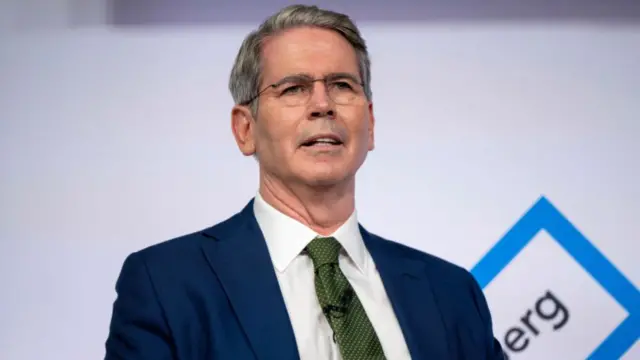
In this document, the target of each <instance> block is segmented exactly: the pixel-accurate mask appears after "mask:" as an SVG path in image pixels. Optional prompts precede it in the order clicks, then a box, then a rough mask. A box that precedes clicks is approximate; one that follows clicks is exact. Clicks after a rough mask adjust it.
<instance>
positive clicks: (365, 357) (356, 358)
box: [306, 237, 385, 360]
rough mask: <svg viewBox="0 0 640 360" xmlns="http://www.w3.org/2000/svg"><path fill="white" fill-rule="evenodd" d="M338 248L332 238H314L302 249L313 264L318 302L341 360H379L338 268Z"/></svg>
mask: <svg viewBox="0 0 640 360" xmlns="http://www.w3.org/2000/svg"><path fill="white" fill-rule="evenodd" d="M341 248H342V246H341V245H340V243H339V242H338V241H337V240H336V239H335V238H333V237H327V238H321V237H317V238H315V239H313V240H312V241H311V242H310V243H309V245H307V247H306V250H307V254H308V255H309V257H310V258H311V260H312V261H313V267H314V272H315V286H316V295H317V296H318V301H319V302H320V306H321V308H322V311H323V312H324V315H325V316H326V318H327V321H328V322H329V324H330V325H331V328H332V329H333V336H334V341H336V342H337V343H338V345H339V347H340V353H341V354H342V358H343V359H344V360H383V359H385V356H384V352H383V351H382V345H380V341H379V340H378V336H377V335H376V332H375V330H374V329H373V326H372V325H371V322H369V318H368V317H367V314H366V312H365V311H364V308H363V307H362V304H361V303H360V300H359V299H358V296H357V295H356V293H355V292H354V291H353V288H352V287H351V284H350V283H349V280H347V278H346V277H345V276H344V274H343V273H342V271H341V270H340V266H339V265H338V255H339V253H340V249H341Z"/></svg>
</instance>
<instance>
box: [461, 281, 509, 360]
mask: <svg viewBox="0 0 640 360" xmlns="http://www.w3.org/2000/svg"><path fill="white" fill-rule="evenodd" d="M470 277H471V287H472V292H473V297H474V300H475V303H476V307H477V309H478V312H479V313H480V317H481V318H482V320H483V322H484V329H483V334H484V343H485V350H486V355H485V357H484V359H487V360H505V359H508V357H507V355H506V354H505V353H504V351H503V349H502V346H501V345H500V342H499V341H498V339H496V338H495V336H494V334H493V321H492V319H491V312H490V311H489V306H488V304H487V299H486V298H485V296H484V293H483V292H482V289H481V288H480V285H478V282H477V281H476V279H475V278H474V277H473V276H470Z"/></svg>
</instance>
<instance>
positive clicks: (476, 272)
mask: <svg viewBox="0 0 640 360" xmlns="http://www.w3.org/2000/svg"><path fill="white" fill-rule="evenodd" d="M542 230H545V231H546V232H547V233H549V235H551V237H552V238H553V239H554V240H555V241H556V242H557V243H558V244H559V245H560V246H561V247H562V248H563V249H564V250H565V251H566V252H567V253H568V254H569V255H570V256H571V257H572V258H573V259H574V260H575V261H576V262H577V263H578V264H579V265H580V266H581V267H582V268H583V269H584V270H585V271H586V272H587V273H589V275H591V277H592V278H593V279H594V280H595V281H596V282H598V284H600V286H602V288H604V290H605V291H606V292H608V293H609V295H611V297H613V298H614V299H615V300H616V301H617V302H618V303H619V304H620V306H622V307H623V308H624V309H625V310H626V311H627V313H628V315H627V317H626V318H625V320H624V321H622V323H620V325H618V327H617V328H616V329H615V330H614V331H613V332H612V333H611V334H609V335H608V336H607V338H606V339H605V340H604V341H603V342H602V343H601V344H600V345H599V346H598V347H597V348H596V349H595V350H594V351H593V352H592V353H591V355H589V357H588V359H593V360H599V359H603V360H604V359H607V360H608V359H619V358H620V357H621V356H622V355H624V353H626V352H627V351H628V350H629V349H630V348H631V347H632V346H633V345H634V344H635V342H636V341H638V339H639V338H640V292H639V291H638V289H637V288H636V287H635V286H634V285H633V284H632V283H631V281H629V280H628V279H627V278H626V277H625V276H624V274H622V273H621V272H620V271H619V270H618V269H617V268H616V267H615V266H614V265H613V264H612V263H611V262H610V261H609V260H607V258H606V257H605V256H604V255H602V253H601V252H600V251H598V249H597V248H596V247H595V246H593V245H592V244H591V242H589V240H587V238H586V237H585V236H584V235H582V234H581V233H580V231H579V230H578V229H576V227H575V226H573V225H572V224H571V222H570V221H569V220H567V218H566V217H565V216H564V215H563V214H562V213H560V211H559V210H558V209H557V208H556V207H555V206H553V204H551V202H550V201H549V200H547V199H546V198H545V197H544V196H543V197H541V198H540V199H539V200H538V201H537V202H536V203H535V204H534V205H533V206H532V207H531V208H530V209H529V210H528V211H527V212H526V213H525V214H524V215H523V216H522V218H521V219H520V220H518V222H517V223H516V224H515V225H514V226H513V227H512V228H511V229H510V230H509V231H508V232H507V233H506V234H505V235H504V236H503V237H502V239H500V240H499V241H498V242H497V243H496V245H494V247H493V248H491V250H489V251H488V252H487V253H486V254H485V256H484V257H483V258H482V259H480V261H479V262H478V263H477V264H476V265H475V266H474V267H473V269H471V273H472V274H473V276H474V277H475V278H476V280H477V281H478V283H479V284H480V286H481V287H482V288H485V287H486V286H487V285H489V284H490V283H491V281H492V280H493V279H495V278H496V276H498V274H500V273H501V272H502V270H504V269H505V267H506V266H507V265H509V263H510V262H511V261H512V260H513V259H514V258H515V257H516V256H517V255H518V254H519V253H520V252H521V251H522V250H523V249H524V247H525V246H527V244H529V242H530V241H531V240H532V239H533V238H534V237H535V236H536V235H537V234H538V232H540V231H542Z"/></svg>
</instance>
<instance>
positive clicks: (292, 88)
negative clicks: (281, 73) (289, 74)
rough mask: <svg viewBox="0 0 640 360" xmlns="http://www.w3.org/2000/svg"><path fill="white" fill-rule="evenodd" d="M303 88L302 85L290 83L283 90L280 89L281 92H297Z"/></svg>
mask: <svg viewBox="0 0 640 360" xmlns="http://www.w3.org/2000/svg"><path fill="white" fill-rule="evenodd" d="M303 90H304V86H302V85H292V86H287V87H286V88H285V89H284V90H282V94H283V95H285V94H295V93H297V92H300V91H303Z"/></svg>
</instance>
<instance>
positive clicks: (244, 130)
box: [231, 105, 256, 156]
mask: <svg viewBox="0 0 640 360" xmlns="http://www.w3.org/2000/svg"><path fill="white" fill-rule="evenodd" d="M253 120H254V119H253V115H251V110H250V109H249V108H248V107H247V106H242V105H236V106H234V107H233V109H232V110H231V131H232V132H233V137H234V138H235V139H236V144H238V148H239V149H240V152H242V154H244V155H245V156H251V155H253V154H255V152H256V144H255V134H254V133H255V127H254V125H255V123H254V121H253Z"/></svg>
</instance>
